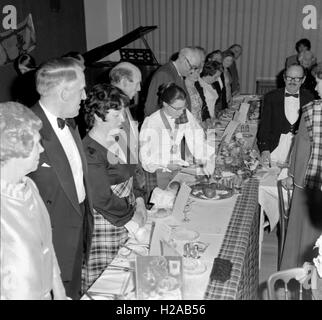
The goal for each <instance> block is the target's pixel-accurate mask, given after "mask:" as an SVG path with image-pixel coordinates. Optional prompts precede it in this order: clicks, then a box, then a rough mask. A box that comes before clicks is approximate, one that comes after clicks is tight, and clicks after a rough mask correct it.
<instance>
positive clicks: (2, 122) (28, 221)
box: [0, 102, 66, 300]
mask: <svg viewBox="0 0 322 320" xmlns="http://www.w3.org/2000/svg"><path fill="white" fill-rule="evenodd" d="M41 127H42V123H41V121H40V119H39V118H38V117H37V116H36V115H35V114H34V113H33V112H32V111H31V110H29V109H28V108H27V107H25V106H23V105H21V104H19V103H16V102H5V103H0V165H1V167H0V169H1V215H0V221H1V232H0V237H1V241H0V243H1V245H0V261H1V263H0V276H1V279H0V297H1V300H2V299H10V300H20V299H22V300H31V299H32V300H50V299H66V294H65V289H64V287H63V284H62V281H61V278H60V269H59V266H58V263H57V259H56V255H55V251H54V248H53V244H52V232H51V224H50V219H49V215H48V212H47V209H46V207H45V205H44V203H43V200H42V199H41V197H40V195H39V191H38V189H37V187H36V185H35V183H34V182H33V181H32V180H31V179H30V178H29V177H27V174H29V173H30V172H32V171H34V170H36V169H37V166H38V162H39V154H40V153H41V152H42V151H43V148H42V146H41V145H40V135H39V130H40V128H41Z"/></svg>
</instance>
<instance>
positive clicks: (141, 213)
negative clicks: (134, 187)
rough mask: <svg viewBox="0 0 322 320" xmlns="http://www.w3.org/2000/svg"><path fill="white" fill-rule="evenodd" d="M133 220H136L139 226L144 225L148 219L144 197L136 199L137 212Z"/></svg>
mask: <svg viewBox="0 0 322 320" xmlns="http://www.w3.org/2000/svg"><path fill="white" fill-rule="evenodd" d="M132 220H133V221H134V222H136V223H137V224H138V225H139V227H140V228H141V227H143V226H144V225H145V223H146V220H147V212H146V208H145V204H144V200H143V198H141V197H139V198H137V199H136V207H135V212H134V215H133V217H132Z"/></svg>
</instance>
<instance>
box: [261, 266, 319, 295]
mask: <svg viewBox="0 0 322 320" xmlns="http://www.w3.org/2000/svg"><path fill="white" fill-rule="evenodd" d="M312 270H313V266H312V267H310V268H309V269H308V273H307V276H306V279H305V281H304V282H303V283H301V282H300V281H298V280H297V279H301V278H302V279H303V277H305V274H306V271H305V269H304V268H292V269H287V270H283V271H278V272H275V273H273V274H271V275H270V277H269V278H268V280H267V289H268V299H269V300H277V295H276V288H275V284H276V282H277V281H279V280H281V281H283V282H284V298H285V299H284V300H289V298H290V296H291V294H290V293H291V292H292V297H294V291H297V290H294V288H293V290H289V282H290V280H292V279H295V280H297V282H298V287H299V300H303V288H304V289H310V288H311V284H310V280H311V275H312ZM279 297H280V295H279Z"/></svg>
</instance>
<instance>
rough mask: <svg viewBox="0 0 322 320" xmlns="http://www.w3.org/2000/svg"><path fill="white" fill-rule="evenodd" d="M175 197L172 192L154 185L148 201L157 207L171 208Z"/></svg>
mask: <svg viewBox="0 0 322 320" xmlns="http://www.w3.org/2000/svg"><path fill="white" fill-rule="evenodd" d="M175 199H176V196H175V195H174V193H173V192H171V191H169V190H162V189H160V188H158V187H156V188H154V189H153V192H152V195H151V199H150V202H151V203H153V204H154V208H157V209H172V207H173V204H174V201H175Z"/></svg>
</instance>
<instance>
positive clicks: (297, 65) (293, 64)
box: [284, 63, 306, 77]
mask: <svg viewBox="0 0 322 320" xmlns="http://www.w3.org/2000/svg"><path fill="white" fill-rule="evenodd" d="M294 66H296V67H300V68H301V69H302V70H303V77H304V76H306V70H305V68H304V67H303V66H302V65H301V64H299V63H292V64H291V65H290V66H288V67H287V68H285V70H284V77H286V72H287V70H288V69H290V68H291V67H294Z"/></svg>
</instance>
